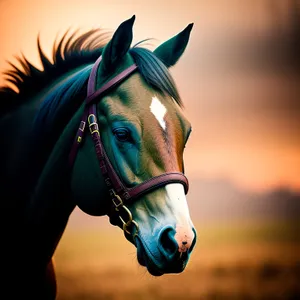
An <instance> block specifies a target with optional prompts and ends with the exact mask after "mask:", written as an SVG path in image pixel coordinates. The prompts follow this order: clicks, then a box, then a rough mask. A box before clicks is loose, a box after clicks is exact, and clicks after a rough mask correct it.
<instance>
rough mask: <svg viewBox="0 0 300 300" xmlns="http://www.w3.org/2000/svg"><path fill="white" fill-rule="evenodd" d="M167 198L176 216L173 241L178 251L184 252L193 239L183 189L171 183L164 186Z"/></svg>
mask: <svg viewBox="0 0 300 300" xmlns="http://www.w3.org/2000/svg"><path fill="white" fill-rule="evenodd" d="M165 189H166V192H167V197H168V198H169V199H170V200H171V206H172V210H173V213H174V215H175V216H176V219H177V220H176V221H177V224H176V234H175V240H176V241H177V243H178V246H179V248H178V251H179V252H185V251H187V249H188V248H189V247H190V246H191V244H192V242H193V239H194V232H193V231H192V221H191V218H190V213H189V208H188V205H187V201H186V197H185V193H184V188H183V185H182V184H180V183H171V184H167V185H166V186H165Z"/></svg>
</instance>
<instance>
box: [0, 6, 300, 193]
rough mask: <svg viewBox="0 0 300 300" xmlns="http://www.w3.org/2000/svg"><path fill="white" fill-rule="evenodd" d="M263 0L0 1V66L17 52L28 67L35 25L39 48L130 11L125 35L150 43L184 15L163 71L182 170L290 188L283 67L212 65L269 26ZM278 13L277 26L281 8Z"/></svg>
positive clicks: (294, 165)
mask: <svg viewBox="0 0 300 300" xmlns="http://www.w3.org/2000/svg"><path fill="white" fill-rule="evenodd" d="M264 3H265V4H263V3H262V2H261V1H259V0H255V1H248V2H243V3H241V1H237V0H233V1H230V5H229V4H228V1H225V0H222V1H217V2H213V1H211V2H209V1H201V0H199V1H196V0H194V1H193V0H185V1H138V0H135V1H122V0H119V1H117V0H112V1H107V0H106V1H101V0H97V1H96V0H84V1H83V0H81V1H79V0H72V1H71V0H70V1H69V0H66V1H58V0H52V1H48V0H44V1H41V0H39V1H36V0H27V1H21V0H0V36H1V43H0V71H3V70H4V69H6V68H7V67H8V64H7V63H6V61H5V60H12V61H14V60H13V55H16V54H17V55H18V54H20V53H21V52H22V53H24V55H25V56H26V57H27V58H28V59H29V60H30V61H32V62H34V63H36V64H37V65H38V60H37V49H36V38H37V34H38V33H40V35H41V42H42V46H43V48H44V49H45V52H46V53H47V54H49V53H50V51H51V48H52V44H53V41H54V39H55V37H56V36H57V34H58V35H59V36H61V34H62V33H63V32H64V31H65V30H66V29H68V28H69V27H72V28H82V30H85V29H90V28H95V27H104V28H106V29H110V30H113V29H115V28H116V27H117V26H118V25H119V24H120V22H122V21H123V20H125V19H127V18H129V17H131V16H132V15H133V14H135V15H136V17H137V19H136V22H135V25H134V41H138V40H141V39H144V38H148V37H154V38H156V39H157V41H154V42H155V43H156V44H158V43H159V42H161V41H164V40H165V39H167V38H169V37H171V36H172V35H174V34H176V33H177V32H179V31H180V30H182V29H183V28H184V27H185V26H186V25H187V24H188V23H190V22H194V23H195V26H194V29H193V32H192V35H191V41H190V44H189V46H188V48H187V50H186V53H185V54H184V56H183V57H182V59H181V61H180V62H179V63H178V65H177V66H176V67H175V68H174V69H173V70H172V72H173V75H174V77H175V80H176V81H177V83H178V88H179V91H180V93H181V96H182V98H183V99H184V102H185V106H186V114H187V116H188V117H189V119H190V120H191V123H192V125H193V133H192V136H191V139H190V141H189V143H188V146H187V148H186V154H185V159H186V169H187V174H188V175H190V176H193V177H199V178H201V177H227V178H229V179H231V180H232V181H234V182H235V183H236V184H238V185H242V186H244V187H247V188H254V189H265V188H269V187H273V186H276V185H288V186H290V187H294V188H298V189H299V188H300V175H299V170H300V155H299V150H300V134H299V128H298V126H297V125H298V124H299V123H298V121H297V120H296V119H297V118H298V115H293V112H291V111H287V112H286V110H285V107H282V105H283V106H284V105H285V104H284V103H285V102H284V99H287V98H288V97H289V94H288V93H289V91H290V88H291V86H292V88H295V87H296V85H297V83H296V82H293V80H290V79H289V78H287V77H286V76H285V75H283V74H276V73H271V72H267V71H266V72H261V71H260V72H251V71H249V70H247V71H245V70H243V69H242V68H234V67H232V66H230V64H229V65H226V64H225V65H224V66H223V65H222V63H223V62H224V61H223V60H222V57H223V56H222V55H224V53H223V52H224V51H223V49H225V48H223V46H222V45H224V47H227V48H229V49H230V47H231V44H230V43H231V41H232V40H233V39H234V38H236V37H239V36H244V37H245V36H249V37H253V36H259V35H263V34H265V33H266V32H268V30H269V29H270V28H271V26H272V24H273V23H272V22H273V21H272V18H271V17H270V15H269V13H268V8H267V6H266V3H268V2H267V1H264ZM278 3H279V4H280V3H281V4H280V5H281V7H280V9H282V11H283V12H284V11H286V10H284V8H285V7H284V5H283V3H282V2H280V1H279V2H278ZM279 17H280V18H279V20H280V22H281V23H282V24H284V22H285V21H286V18H285V14H284V13H283V14H282V15H280V16H279ZM220 45H221V46H220ZM218 46H219V47H218ZM227 48H226V49H227ZM3 82H4V79H3V76H1V77H0V84H3Z"/></svg>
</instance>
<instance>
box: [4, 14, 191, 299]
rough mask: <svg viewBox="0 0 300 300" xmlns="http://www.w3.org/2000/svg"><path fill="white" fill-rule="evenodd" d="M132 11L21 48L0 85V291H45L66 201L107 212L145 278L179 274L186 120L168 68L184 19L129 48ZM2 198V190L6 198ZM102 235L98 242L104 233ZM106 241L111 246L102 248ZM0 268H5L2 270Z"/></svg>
mask: <svg viewBox="0 0 300 300" xmlns="http://www.w3.org/2000/svg"><path fill="white" fill-rule="evenodd" d="M134 21H135V16H133V17H131V18H130V19H128V20H125V21H124V22H122V23H121V24H120V25H119V27H118V28H117V29H116V31H115V32H114V33H113V34H112V35H111V36H109V34H108V32H105V31H103V30H102V29H93V30H89V31H87V32H85V33H84V34H81V35H79V36H78V34H76V32H74V33H72V34H71V36H69V37H68V32H69V31H67V32H66V33H65V34H64V35H63V37H62V38H61V39H60V40H57V41H56V42H55V43H54V45H53V57H52V60H53V61H52V62H51V61H50V59H49V58H47V56H46V55H45V53H44V52H43V50H42V48H41V45H40V40H39V37H38V39H37V46H38V53H39V56H40V60H41V63H42V67H43V69H42V70H40V69H38V68H36V67H35V66H34V65H33V64H31V63H30V62H29V61H28V60H27V59H26V58H25V57H24V56H22V57H19V58H18V60H19V62H20V64H21V66H22V69H21V68H20V67H17V66H16V65H15V64H13V63H10V64H11V69H10V70H8V71H6V72H5V75H6V78H7V80H8V82H10V85H6V86H3V87H1V89H0V99H1V103H0V105H1V116H0V118H1V121H0V128H1V138H2V141H3V144H2V146H1V150H0V151H1V191H2V195H5V197H4V196H3V201H1V202H2V212H3V213H2V220H4V222H5V227H4V228H5V230H3V234H2V241H3V245H5V246H3V247H2V248H3V250H4V255H3V256H2V261H3V263H2V272H3V274H4V279H3V280H2V283H1V284H2V286H1V291H2V292H3V293H4V292H7V294H6V295H9V296H10V298H8V297H7V296H6V299H21V298H22V299H23V298H24V299H27V297H28V298H29V299H55V298H56V297H57V282H56V277H55V268H54V266H53V255H54V253H55V250H56V248H57V245H58V243H59V241H60V239H61V237H62V235H63V233H64V230H65V228H66V226H67V223H68V219H69V217H70V215H71V214H72V211H73V210H74V208H75V207H79V208H80V209H81V210H82V211H83V212H84V213H87V214H89V215H92V216H104V215H108V216H109V220H110V222H111V224H112V225H115V226H118V227H120V228H121V229H122V230H123V232H124V235H125V237H126V239H127V240H128V241H129V242H130V243H132V244H133V245H134V246H135V247H136V249H137V260H138V262H139V264H140V265H142V266H145V267H146V268H147V270H148V272H149V273H150V274H151V275H153V276H161V275H163V274H168V273H180V272H182V271H183V270H184V269H185V267H186V265H187V262H188V260H189V258H190V255H191V253H192V250H193V248H194V246H195V243H196V230H195V227H194V225H193V223H192V220H191V217H190V213H189V208H188V205H187V200H186V194H187V192H188V180H187V178H186V177H185V175H184V162H183V152H184V148H185V145H186V143H187V140H188V138H189V135H190V133H191V124H190V122H189V121H188V120H187V118H186V117H185V116H184V106H183V103H182V100H181V98H180V96H179V93H178V90H177V88H176V84H175V82H174V79H173V78H172V76H171V74H170V72H169V68H171V67H172V66H174V65H175V64H176V63H177V61H178V60H179V59H180V57H181V56H182V54H183V53H184V51H185V49H186V46H187V44H188V41H189V38H190V33H191V30H192V27H193V23H191V24H189V25H188V26H187V27H186V28H185V29H184V30H183V31H181V32H180V33H178V34H177V35H175V36H173V37H171V38H170V39H168V40H167V41H165V42H163V43H162V44H160V45H159V46H158V47H157V48H156V49H154V50H153V51H151V50H149V49H147V48H146V47H143V46H142V44H143V43H144V42H145V41H146V40H143V41H141V42H140V43H137V44H136V45H134V46H131V44H132V39H133V32H132V31H133V24H134ZM4 198H5V199H4ZM103 243H104V244H105V241H103ZM107 246H109V245H107ZM2 277H3V276H2Z"/></svg>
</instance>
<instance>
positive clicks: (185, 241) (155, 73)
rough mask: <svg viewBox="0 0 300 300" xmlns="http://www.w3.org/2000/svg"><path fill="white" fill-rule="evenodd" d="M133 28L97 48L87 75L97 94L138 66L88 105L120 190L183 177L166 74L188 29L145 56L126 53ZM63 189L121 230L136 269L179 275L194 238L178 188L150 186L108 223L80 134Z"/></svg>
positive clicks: (180, 122) (139, 51)
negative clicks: (156, 179) (67, 187)
mask: <svg viewBox="0 0 300 300" xmlns="http://www.w3.org/2000/svg"><path fill="white" fill-rule="evenodd" d="M133 23H134V17H132V18H131V19H129V20H127V21H125V22H123V23H122V24H121V25H120V26H119V27H118V29H117V30H116V31H115V33H114V35H113V37H112V39H111V40H110V41H109V43H108V44H107V45H106V46H105V47H104V49H103V52H102V60H101V62H100V63H99V67H98V68H97V69H96V73H95V89H96V90H98V89H100V88H101V87H103V86H105V85H106V84H107V83H108V82H110V80H112V79H113V78H115V77H116V76H117V75H118V74H120V73H122V71H124V70H126V69H127V68H128V67H130V66H131V65H133V64H136V65H137V67H138V68H137V71H136V72H133V73H132V74H131V75H130V76H128V77H127V78H126V80H123V81H122V82H120V83H119V84H117V85H116V86H114V87H113V88H111V89H109V91H107V92H106V93H104V94H103V95H101V97H100V98H101V99H95V103H96V113H95V114H96V118H97V124H98V126H99V134H100V136H101V142H102V144H103V146H104V148H105V152H106V154H107V156H108V159H109V162H110V164H111V166H112V168H113V170H114V171H115V173H116V174H117V176H118V178H120V180H121V182H122V184H123V185H124V186H126V188H128V189H131V188H134V187H136V186H138V185H140V184H142V183H145V182H147V180H151V178H154V177H159V176H160V175H162V174H172V173H176V174H182V173H184V163H183V152H184V148H185V144H186V142H187V140H188V137H189V134H190V132H191V125H190V123H189V121H188V120H187V119H186V118H185V116H184V114H183V110H182V103H181V100H180V97H179V95H178V92H177V90H176V86H175V83H174V81H173V79H172V77H171V75H170V73H169V71H168V68H169V67H171V66H173V65H175V64H176V62H177V61H178V60H179V58H180V57H181V55H182V54H183V52H184V50H185V48H186V46H187V43H188V40H189V35H190V31H191V29H192V24H190V25H188V26H187V27H186V28H185V29H184V30H183V31H182V32H180V33H179V34H178V35H176V36H174V37H172V38H171V39H169V40H168V41H166V42H164V43H163V44H162V45H160V46H159V47H158V48H157V49H155V50H154V51H153V52H152V51H150V50H147V49H144V48H140V47H133V48H130V45H131V43H132V26H133ZM97 128H98V127H97ZM182 177H183V175H182ZM71 187H72V193H73V197H74V200H75V203H76V204H77V205H78V206H79V208H81V209H82V210H83V211H84V212H86V213H88V214H91V215H103V214H108V215H109V216H110V220H111V223H113V224H115V225H118V226H119V227H121V228H123V229H124V232H125V236H126V238H127V239H128V240H129V241H130V242H131V243H133V244H134V245H135V246H136V248H137V258H138V261H139V263H140V264H141V265H143V266H146V267H147V269H148V271H149V272H150V273H151V274H152V275H155V276H159V275H162V274H165V273H179V272H182V271H183V270H184V268H185V266H186V264H187V262H188V260H189V256H190V253H191V252H192V250H193V247H194V245H195V242H196V231H195V228H194V226H193V223H192V221H191V218H190V214H189V209H188V205H187V200H186V195H185V192H186V187H185V186H184V185H183V184H182V183H181V182H180V181H178V182H175V181H174V182H170V183H168V182H166V183H165V184H163V185H160V186H157V187H156V188H155V189H151V190H149V191H147V192H145V193H143V194H142V195H141V196H139V197H138V198H136V199H134V201H130V202H128V204H126V206H125V205H124V206H123V203H122V209H123V210H121V209H119V210H118V209H116V210H117V211H118V214H117V216H115V214H114V213H112V210H111V199H110V197H109V193H108V189H107V187H106V184H105V178H103V174H102V173H101V170H100V167H99V162H98V161H97V157H96V154H95V149H94V146H93V142H92V138H91V136H90V135H87V136H86V137H85V139H84V142H83V143H82V145H81V147H80V148H79V151H78V153H77V156H76V160H75V162H74V165H73V172H72V178H71ZM114 208H116V207H114ZM126 218H127V219H126ZM128 218H130V220H128ZM129 221H130V222H129ZM131 221H133V222H131ZM133 225H135V226H133Z"/></svg>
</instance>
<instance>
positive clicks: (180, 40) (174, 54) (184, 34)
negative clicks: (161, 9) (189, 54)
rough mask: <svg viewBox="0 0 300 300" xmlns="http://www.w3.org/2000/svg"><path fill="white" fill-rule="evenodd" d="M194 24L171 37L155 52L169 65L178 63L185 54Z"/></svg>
mask: <svg viewBox="0 0 300 300" xmlns="http://www.w3.org/2000/svg"><path fill="white" fill-rule="evenodd" d="M193 26H194V24H193V23H191V24H189V25H188V26H187V27H186V28H185V29H184V30H183V31H181V32H180V33H178V34H177V35H175V36H174V37H172V38H170V39H169V40H167V41H166V42H164V43H163V44H161V45H160V46H159V47H157V48H156V49H155V50H154V51H153V52H154V54H155V55H156V56H157V57H158V58H159V59H160V60H161V61H162V62H163V63H164V64H165V65H166V66H167V67H171V66H173V65H175V64H176V62H177V61H178V59H179V58H180V57H181V55H182V54H183V52H184V50H185V48H186V46H187V43H188V41H189V38H190V33H191V30H192V28H193Z"/></svg>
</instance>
